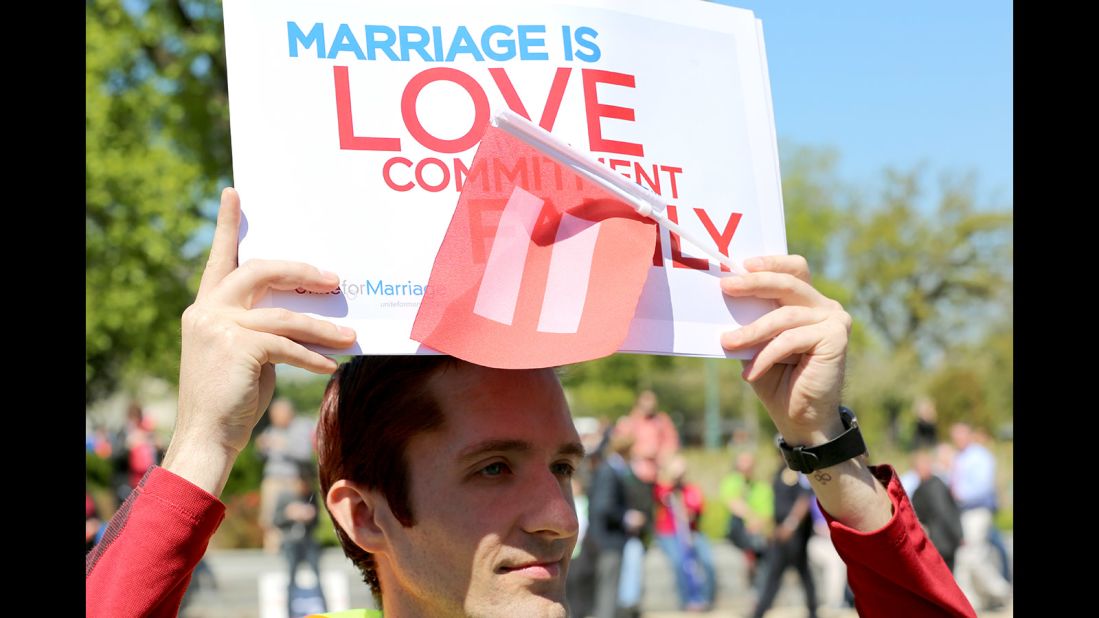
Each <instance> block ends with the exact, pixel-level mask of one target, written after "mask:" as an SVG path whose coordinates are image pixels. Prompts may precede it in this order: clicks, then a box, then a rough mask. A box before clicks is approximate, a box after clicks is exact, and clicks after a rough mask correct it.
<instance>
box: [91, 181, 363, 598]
mask: <svg viewBox="0 0 1099 618" xmlns="http://www.w3.org/2000/svg"><path fill="white" fill-rule="evenodd" d="M240 218H241V212H240V199H239V197H238V196H237V193H236V191H234V190H233V189H226V190H225V191H224V192H222V196H221V209H220V211H219V212H218V221H217V228H216V230H215V232H214V240H213V246H212V247H211V249H210V258H209V261H208V262H207V264H206V269H205V271H204V272H203V275H202V282H201V284H200V286H199V291H198V296H197V298H196V299H195V302H194V304H192V305H191V306H190V307H188V308H187V310H186V311H185V312H184V314H183V325H182V326H183V329H182V330H183V342H182V344H183V345H182V348H183V352H182V357H181V359H180V376H179V408H178V412H177V415H176V426H175V430H174V432H173V434H172V441H171V444H170V445H169V446H168V452H167V454H166V455H165V457H164V463H163V468H153V469H152V470H151V471H150V472H149V473H147V474H146V476H145V478H144V479H142V481H141V483H140V485H139V486H138V487H137V488H136V489H135V490H134V491H133V492H132V493H131V494H130V497H129V498H128V499H127V500H126V502H125V503H124V504H123V505H122V507H120V508H119V510H118V512H117V513H116V514H115V516H114V517H113V518H112V519H111V522H110V524H109V526H108V529H107V531H106V533H105V534H104V539H103V541H101V542H100V544H99V545H97V546H96V548H95V549H94V550H93V551H92V552H91V553H90V554H89V555H88V558H87V561H86V565H85V575H86V581H85V584H86V594H85V603H86V607H85V608H86V610H87V615H88V616H112V617H123V618H125V617H127V616H175V615H176V614H177V613H178V611H179V604H180V600H181V599H182V598H183V593H184V592H185V591H186V588H187V584H188V582H189V581H190V577H191V571H192V569H194V567H195V565H196V564H198V561H199V560H200V559H201V558H202V555H203V554H204V553H205V551H206V546H207V544H208V543H209V540H210V537H211V536H213V533H214V531H215V530H216V529H217V527H218V525H219V524H220V523H221V519H222V517H223V516H224V511H225V507H224V505H222V504H221V502H220V501H219V500H218V496H220V495H221V491H222V489H224V487H225V482H226V480H227V479H228V478H229V471H230V470H231V469H232V467H233V463H234V462H235V461H236V459H237V456H238V455H239V454H240V452H241V450H242V449H243V448H244V447H245V445H246V444H247V443H248V439H249V437H250V436H251V434H252V430H253V429H254V428H255V426H256V423H257V422H258V421H259V418H260V416H261V415H262V414H263V411H264V410H265V409H267V406H268V404H270V402H271V396H272V394H273V393H274V389H275V367H274V364H275V363H288V364H291V365H294V366H297V367H301V368H303V369H307V370H310V371H313V372H316V373H322V374H323V373H332V372H333V371H335V369H336V363H335V362H334V361H333V360H332V359H329V358H327V357H325V356H322V355H321V354H318V353H316V352H313V351H310V350H308V349H306V348H305V347H304V346H303V345H302V343H315V344H320V345H325V346H328V347H331V348H335V349H341V348H345V347H348V346H350V345H351V343H352V342H353V341H354V338H355V334H354V332H353V331H351V330H348V329H343V328H340V327H337V326H335V325H334V324H331V323H328V322H325V321H323V320H317V319H314V318H310V317H308V316H305V315H302V314H298V313H293V312H290V311H286V310H283V309H268V308H254V304H255V302H256V300H258V299H259V298H260V297H262V295H263V294H265V293H266V292H267V291H268V290H271V289H274V290H288V289H294V288H297V287H304V288H306V289H308V290H312V291H316V292H326V291H329V290H331V289H332V288H334V287H335V286H336V285H338V278H337V276H336V275H334V274H332V273H324V272H321V271H320V270H318V269H316V268H314V267H312V266H308V265H306V264H300V263H293V262H273V261H260V260H254V261H251V262H249V263H248V264H245V265H244V266H243V267H239V268H238V266H237V237H238V232H239V228H240Z"/></svg>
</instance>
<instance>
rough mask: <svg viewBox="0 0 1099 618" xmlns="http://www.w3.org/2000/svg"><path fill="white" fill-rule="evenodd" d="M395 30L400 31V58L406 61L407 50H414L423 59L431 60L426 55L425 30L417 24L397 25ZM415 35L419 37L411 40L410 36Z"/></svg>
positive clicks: (426, 37) (426, 38)
mask: <svg viewBox="0 0 1099 618" xmlns="http://www.w3.org/2000/svg"><path fill="white" fill-rule="evenodd" d="M397 31H398V32H400V33H401V60H404V61H407V60H408V56H409V52H410V51H414V52H416V53H417V54H420V57H421V58H423V59H424V60H426V61H428V62H431V56H429V55H427V41H428V38H429V37H428V36H427V30H424V29H423V28H421V27H419V26H397ZM412 35H416V36H417V37H419V38H418V39H417V40H415V41H413V40H412V39H411V38H410V37H411V36H412Z"/></svg>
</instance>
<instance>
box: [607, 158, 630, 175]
mask: <svg viewBox="0 0 1099 618" xmlns="http://www.w3.org/2000/svg"><path fill="white" fill-rule="evenodd" d="M600 163H602V161H600ZM607 165H609V166H610V168H611V171H612V172H618V168H620V167H623V166H625V167H630V162H629V161H627V160H625V159H611V160H610V161H609V162H608V163H607ZM618 173H620V174H621V173H622V172H618ZM622 175H623V176H625V177H626V178H630V175H629V174H622Z"/></svg>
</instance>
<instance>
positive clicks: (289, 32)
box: [286, 21, 324, 58]
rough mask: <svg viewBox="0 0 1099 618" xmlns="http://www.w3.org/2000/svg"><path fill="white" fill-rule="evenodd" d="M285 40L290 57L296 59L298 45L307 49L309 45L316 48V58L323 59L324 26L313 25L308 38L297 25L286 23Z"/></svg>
mask: <svg viewBox="0 0 1099 618" xmlns="http://www.w3.org/2000/svg"><path fill="white" fill-rule="evenodd" d="M286 38H287V40H288V41H289V45H290V57H291V58H297V57H298V43H301V44H302V47H304V48H305V49H309V46H310V45H314V44H315V45H316V46H317V57H318V58H324V24H313V28H312V29H311V30H310V31H309V36H306V35H305V33H304V32H302V31H301V28H299V27H298V24H296V23H295V22H292V21H288V22H286Z"/></svg>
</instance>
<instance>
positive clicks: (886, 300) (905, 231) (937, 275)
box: [845, 169, 1013, 366]
mask: <svg viewBox="0 0 1099 618" xmlns="http://www.w3.org/2000/svg"><path fill="white" fill-rule="evenodd" d="M885 181H886V186H885V189H884V191H883V193H882V195H881V198H880V200H879V201H875V202H874V203H871V204H869V205H864V206H863V207H862V208H859V209H857V210H856V211H855V212H854V213H853V214H854V215H855V216H853V217H852V218H851V219H850V221H851V222H852V227H851V229H850V232H849V238H850V240H849V242H847V243H846V244H845V246H846V249H847V251H846V264H845V271H846V277H845V278H846V281H847V283H848V285H849V286H850V289H851V290H852V292H853V294H854V295H853V298H852V302H851V303H850V305H851V307H852V308H853V309H854V311H855V312H856V313H857V315H858V316H859V317H861V318H863V319H865V320H866V321H867V322H868V323H869V325H870V326H871V327H872V328H873V332H874V334H875V335H877V336H878V337H880V338H881V339H882V341H883V342H884V345H885V347H886V350H887V351H900V350H907V349H912V350H915V351H916V352H917V353H918V354H919V358H920V360H921V364H922V365H923V366H927V365H928V364H929V362H931V361H933V360H934V359H936V358H938V357H939V356H941V355H942V354H943V353H944V352H945V351H947V350H949V349H951V348H952V347H954V346H956V345H958V344H959V343H961V342H971V341H974V340H976V339H979V338H980V336H982V334H983V330H984V329H983V328H982V327H983V325H984V324H985V323H986V322H987V321H989V320H990V319H996V318H997V317H1000V316H1002V315H1003V313H1004V311H1006V309H1005V308H1004V306H1005V304H1010V298H1011V284H1012V279H1011V277H1012V266H1011V259H1012V251H1013V249H1012V247H1013V239H1012V227H1011V223H1012V215H1011V213H1010V211H1009V210H1007V209H1004V208H994V209H988V208H980V207H978V204H977V198H976V195H975V193H976V192H975V186H976V181H975V178H974V177H973V176H965V177H961V178H955V177H949V176H948V177H944V178H943V179H942V181H941V185H942V188H941V192H940V195H939V200H938V205H937V207H936V209H935V211H934V212H933V213H928V212H925V211H924V210H922V209H921V208H920V204H919V198H920V197H921V194H922V189H923V188H922V184H923V179H922V174H921V173H920V171H919V170H918V169H917V170H912V171H908V172H897V171H892V170H890V171H887V172H886V175H885Z"/></svg>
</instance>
